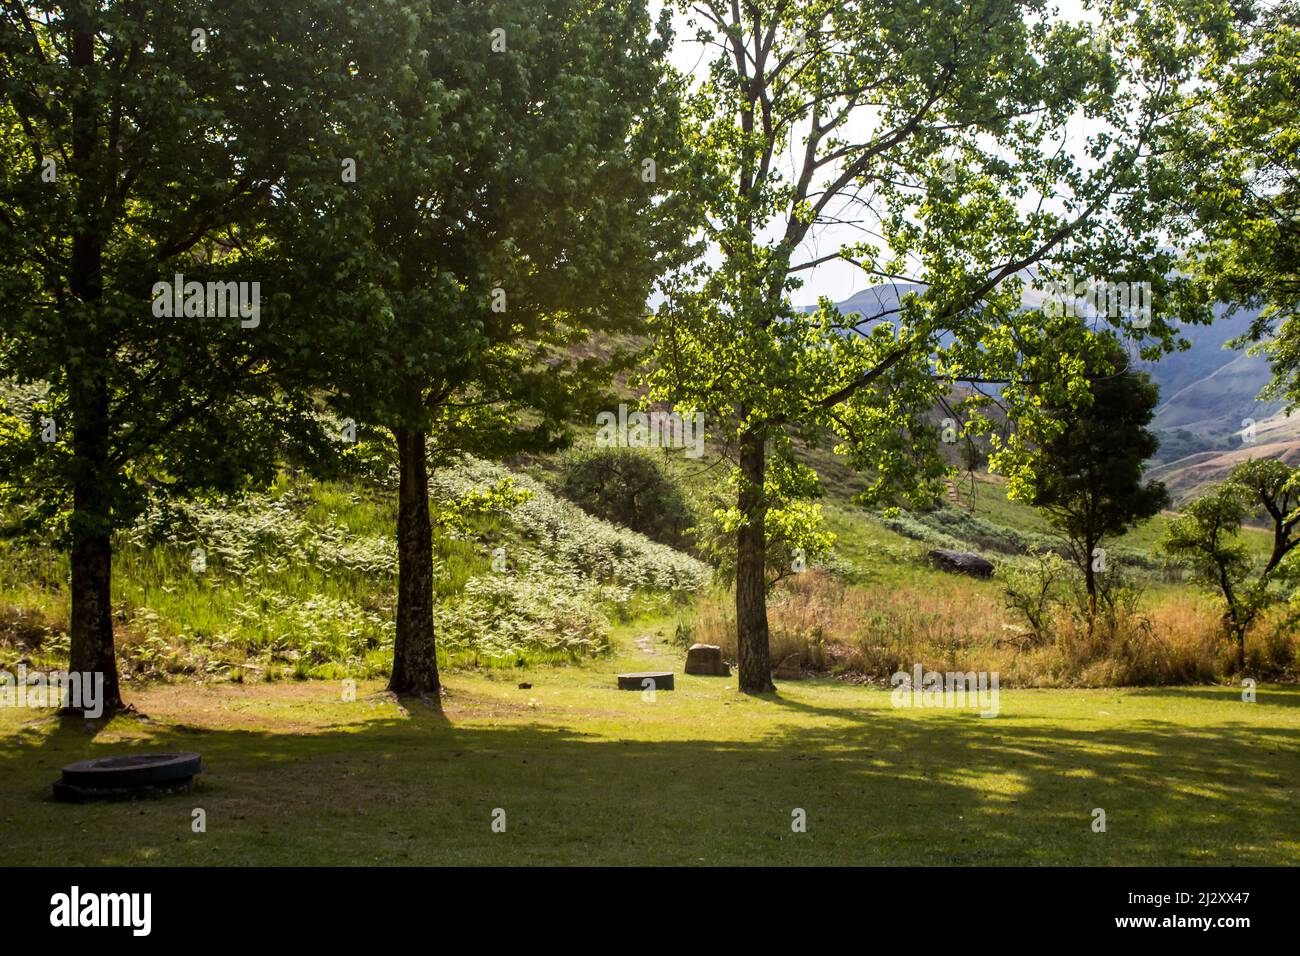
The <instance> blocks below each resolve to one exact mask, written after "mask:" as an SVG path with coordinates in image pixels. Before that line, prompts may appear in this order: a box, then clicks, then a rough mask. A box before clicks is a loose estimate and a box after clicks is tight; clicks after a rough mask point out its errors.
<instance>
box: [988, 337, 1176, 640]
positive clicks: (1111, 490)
mask: <svg viewBox="0 0 1300 956" xmlns="http://www.w3.org/2000/svg"><path fill="white" fill-rule="evenodd" d="M1108 344H1109V346H1110V347H1109V349H1108V351H1107V352H1106V353H1105V354H1104V356H1103V357H1102V358H1101V360H1100V361H1097V362H1094V363H1093V365H1092V367H1091V368H1090V369H1089V373H1088V400H1087V401H1086V403H1083V404H1080V405H1079V406H1078V407H1075V408H1066V409H1062V410H1060V411H1059V412H1058V413H1057V414H1058V415H1059V417H1060V418H1062V419H1064V421H1065V427H1064V429H1056V428H1054V429H1052V430H1051V431H1050V433H1049V434H1048V435H1046V436H1044V437H1043V438H1042V440H1041V441H1037V440H1036V437H1037V436H1036V433H1035V430H1036V426H1037V424H1038V422H1039V421H1040V420H1041V419H1034V418H1031V419H1027V420H1026V427H1027V429H1028V430H1029V433H1028V434H1027V435H1026V436H1025V438H1026V440H1027V441H1028V442H1030V443H1032V444H1033V445H1034V447H1035V455H1034V467H1033V469H1032V474H1031V475H1030V476H1029V481H1028V487H1017V486H1013V488H1012V493H1018V494H1020V495H1022V496H1024V497H1025V498H1026V499H1027V500H1028V501H1029V502H1030V503H1031V504H1032V505H1033V506H1034V507H1036V508H1038V509H1039V510H1041V511H1043V512H1044V513H1045V514H1046V515H1047V516H1048V520H1049V521H1050V522H1051V524H1052V525H1053V526H1054V527H1055V528H1056V529H1057V530H1058V531H1060V532H1061V534H1062V535H1064V537H1065V539H1066V541H1067V542H1068V543H1069V551H1070V555H1071V556H1072V558H1073V559H1074V563H1075V565H1076V566H1077V567H1078V568H1079V570H1080V571H1081V572H1082V574H1083V581H1084V588H1085V590H1086V592H1087V595H1088V614H1089V618H1090V619H1091V618H1093V617H1095V616H1096V613H1097V592H1098V576H1097V575H1098V571H1099V570H1100V569H1102V568H1104V567H1105V561H1106V558H1105V554H1104V552H1100V551H1099V549H1100V547H1101V545H1102V543H1103V542H1104V541H1105V540H1107V539H1108V538H1111V537H1117V536H1120V535H1123V534H1125V533H1126V532H1127V531H1128V530H1129V528H1131V527H1132V526H1133V525H1134V524H1136V523H1137V522H1139V521H1143V520H1145V519H1147V518H1150V517H1152V516H1153V515H1155V514H1157V513H1159V511H1160V510H1161V509H1162V508H1164V507H1166V506H1167V505H1168V504H1169V493H1168V491H1167V490H1166V489H1165V486H1164V485H1163V484H1161V483H1160V482H1158V481H1149V482H1146V483H1143V481H1142V473H1143V472H1144V471H1145V470H1146V462H1147V460H1148V459H1149V458H1150V457H1151V456H1152V455H1154V454H1155V452H1156V449H1157V448H1158V447H1159V446H1160V442H1159V440H1158V439H1157V438H1156V436H1155V435H1154V434H1153V433H1152V432H1151V431H1150V429H1149V428H1148V426H1149V425H1150V424H1151V419H1152V417H1153V416H1154V415H1155V409H1156V405H1157V404H1159V401H1160V389H1159V387H1158V386H1157V385H1156V384H1155V383H1153V382H1152V381H1151V378H1150V376H1148V375H1147V374H1146V373H1145V372H1134V371H1132V370H1131V369H1129V368H1128V367H1127V366H1128V354H1127V353H1126V352H1125V351H1124V349H1123V348H1121V347H1120V345H1119V343H1118V342H1116V341H1114V340H1110V341H1109V343H1108Z"/></svg>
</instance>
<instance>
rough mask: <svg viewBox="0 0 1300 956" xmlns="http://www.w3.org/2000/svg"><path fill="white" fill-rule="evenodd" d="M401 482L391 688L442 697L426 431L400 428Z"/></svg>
mask: <svg viewBox="0 0 1300 956" xmlns="http://www.w3.org/2000/svg"><path fill="white" fill-rule="evenodd" d="M393 435H394V437H395V438H396V439H397V452H398V471H399V473H400V478H401V480H400V485H399V489H398V503H397V637H396V640H395V642H394V644H393V675H392V677H391V678H390V680H389V682H388V689H389V690H391V691H393V692H394V693H398V694H419V695H420V696H421V697H425V696H428V697H432V698H433V700H434V701H438V699H439V698H438V693H439V690H440V688H441V684H440V683H439V681H438V654H437V644H436V642H435V640H434V633H433V527H432V525H431V524H430V521H429V473H428V464H427V462H426V460H425V448H424V433H423V432H421V431H407V430H395V431H394V432H393Z"/></svg>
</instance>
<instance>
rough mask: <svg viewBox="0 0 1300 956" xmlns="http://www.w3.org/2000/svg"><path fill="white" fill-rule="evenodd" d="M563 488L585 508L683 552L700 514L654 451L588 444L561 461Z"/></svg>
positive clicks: (689, 543)
mask: <svg viewBox="0 0 1300 956" xmlns="http://www.w3.org/2000/svg"><path fill="white" fill-rule="evenodd" d="M559 471H560V474H559V491H560V494H562V495H563V496H564V497H565V498H568V499H569V500H570V501H572V502H573V503H574V504H576V505H578V507H580V508H582V510H583V511H585V512H587V513H588V514H591V515H595V516H596V517H597V518H603V519H604V520H606V521H612V522H614V523H615V524H621V525H623V526H624V527H626V528H631V529H632V530H633V531H636V532H639V533H640V534H643V535H645V536H646V537H647V538H651V539H653V540H655V541H658V542H659V543H660V544H666V545H668V546H669V547H673V548H677V549H679V550H684V549H688V548H689V547H690V546H691V537H690V535H689V534H688V533H687V532H689V531H690V529H691V528H692V527H693V526H694V524H695V516H694V515H693V514H692V512H691V506H690V503H689V502H688V500H687V498H686V495H685V493H684V492H683V489H682V487H681V485H680V484H679V482H677V480H676V479H675V478H674V477H673V476H672V475H671V474H670V473H669V472H668V470H667V469H666V468H665V466H664V464H663V462H662V461H661V460H659V456H657V455H656V454H655V453H654V452H650V451H643V450H639V449H635V448H588V449H582V450H579V451H575V452H572V453H570V454H568V455H566V456H565V457H564V458H563V459H561V461H560V466H559Z"/></svg>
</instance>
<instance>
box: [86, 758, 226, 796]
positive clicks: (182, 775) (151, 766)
mask: <svg viewBox="0 0 1300 956" xmlns="http://www.w3.org/2000/svg"><path fill="white" fill-rule="evenodd" d="M202 769H203V761H202V760H201V759H200V757H199V755H198V754H196V753H163V754H123V755H120V756H116V757H96V758H94V759H93V760H79V761H77V762H76V763H70V764H68V765H67V766H66V767H64V768H63V781H62V782H63V783H65V784H67V785H68V786H73V787H97V788H98V787H103V788H118V787H145V786H157V785H159V784H168V783H175V782H178V781H181V780H185V779H187V778H190V777H193V776H194V775H195V774H196V773H199V772H200V771H202Z"/></svg>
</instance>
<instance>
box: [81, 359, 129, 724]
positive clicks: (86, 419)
mask: <svg viewBox="0 0 1300 956" xmlns="http://www.w3.org/2000/svg"><path fill="white" fill-rule="evenodd" d="M71 397H72V414H73V434H72V450H73V458H74V462H75V468H76V476H75V478H74V479H73V492H72V523H71V530H72V555H71V564H72V590H71V598H72V627H71V634H70V640H71V652H70V654H69V660H68V669H69V670H70V671H73V672H75V673H79V674H86V675H91V678H90V679H92V680H93V679H95V675H102V676H103V680H104V699H103V705H104V713H105V714H109V713H112V712H113V711H116V710H120V709H121V708H122V697H121V692H120V689H119V687H118V682H117V655H116V652H115V649H114V646H113V605H112V585H113V544H112V538H111V537H110V535H111V533H112V516H111V506H110V504H109V501H108V497H107V495H108V492H107V490H106V488H107V486H108V485H109V484H110V481H111V479H110V477H109V474H108V471H109V468H108V464H107V460H108V428H109V420H108V388H107V385H106V384H105V383H104V381H103V380H102V379H99V380H95V381H93V382H90V383H86V382H74V384H73V388H72V396H71ZM84 703H85V700H84V690H83V704H84ZM82 709H83V710H84V709H85V708H84V707H83V708H82Z"/></svg>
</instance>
